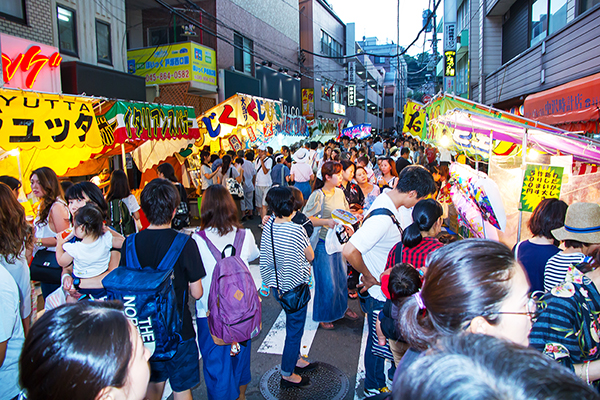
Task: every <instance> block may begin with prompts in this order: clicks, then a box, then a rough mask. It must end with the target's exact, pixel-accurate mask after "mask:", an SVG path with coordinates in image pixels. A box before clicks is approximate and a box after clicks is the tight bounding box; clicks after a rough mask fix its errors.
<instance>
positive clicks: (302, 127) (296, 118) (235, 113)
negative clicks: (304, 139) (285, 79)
mask: <svg viewBox="0 0 600 400" xmlns="http://www.w3.org/2000/svg"><path fill="white" fill-rule="evenodd" d="M296 110H297V109H296ZM198 126H199V128H200V134H201V135H202V136H203V138H202V140H199V141H198V143H199V145H202V144H204V143H205V144H209V143H211V142H213V143H214V142H215V141H218V143H219V144H220V145H221V147H223V145H222V144H225V145H226V146H225V147H231V148H233V149H234V150H239V149H241V148H243V147H250V146H252V145H255V144H259V143H265V142H268V141H269V140H270V139H271V138H273V137H274V136H276V135H279V134H284V135H288V136H307V135H308V127H307V124H306V119H304V118H303V117H302V116H300V115H297V114H292V113H290V112H288V111H287V107H285V106H284V105H283V104H282V103H281V102H280V101H276V100H270V99H264V98H261V97H256V96H250V95H246V94H241V93H238V94H236V95H234V96H231V97H230V98H228V99H227V100H225V101H223V102H222V103H219V104H217V105H216V106H215V107H213V108H211V109H210V110H208V111H206V112H205V113H204V114H203V115H201V116H199V117H198ZM223 141H225V142H223ZM221 143H222V144H221Z"/></svg>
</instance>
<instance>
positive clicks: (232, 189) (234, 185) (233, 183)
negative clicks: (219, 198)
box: [225, 167, 244, 199]
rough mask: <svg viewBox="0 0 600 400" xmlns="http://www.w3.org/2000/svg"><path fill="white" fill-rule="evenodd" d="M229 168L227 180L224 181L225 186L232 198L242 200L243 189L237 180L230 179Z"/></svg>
mask: <svg viewBox="0 0 600 400" xmlns="http://www.w3.org/2000/svg"><path fill="white" fill-rule="evenodd" d="M231 168H232V167H229V178H227V180H226V181H225V185H226V187H227V190H229V193H231V195H232V196H233V198H234V199H235V198H238V199H243V198H244V187H243V186H242V184H241V183H240V182H238V181H237V179H235V178H232V177H231Z"/></svg>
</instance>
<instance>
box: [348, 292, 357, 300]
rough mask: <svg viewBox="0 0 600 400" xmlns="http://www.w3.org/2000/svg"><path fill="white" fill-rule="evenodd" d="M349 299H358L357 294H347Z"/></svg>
mask: <svg viewBox="0 0 600 400" xmlns="http://www.w3.org/2000/svg"><path fill="white" fill-rule="evenodd" d="M348 298H349V299H358V292H354V291H353V292H348Z"/></svg>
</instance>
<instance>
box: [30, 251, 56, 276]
mask: <svg viewBox="0 0 600 400" xmlns="http://www.w3.org/2000/svg"><path fill="white" fill-rule="evenodd" d="M29 270H30V274H31V280H32V281H38V282H44V283H51V284H55V285H56V284H60V276H61V274H62V267H61V266H60V265H59V264H58V261H56V252H54V251H50V250H47V249H40V250H38V251H37V252H36V253H35V256H34V257H33V260H32V261H31V265H30V266H29Z"/></svg>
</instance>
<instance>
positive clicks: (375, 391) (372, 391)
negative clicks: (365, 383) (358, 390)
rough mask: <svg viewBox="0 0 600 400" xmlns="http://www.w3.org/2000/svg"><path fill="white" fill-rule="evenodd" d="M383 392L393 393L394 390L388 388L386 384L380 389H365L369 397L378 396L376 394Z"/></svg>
mask: <svg viewBox="0 0 600 400" xmlns="http://www.w3.org/2000/svg"><path fill="white" fill-rule="evenodd" d="M382 393H392V391H391V390H390V389H388V388H387V386H384V387H382V388H379V389H365V396H367V397H369V396H376V395H378V394H382Z"/></svg>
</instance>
